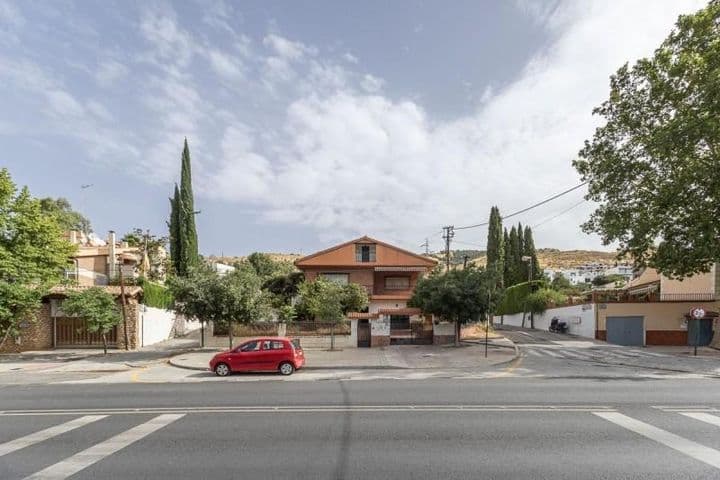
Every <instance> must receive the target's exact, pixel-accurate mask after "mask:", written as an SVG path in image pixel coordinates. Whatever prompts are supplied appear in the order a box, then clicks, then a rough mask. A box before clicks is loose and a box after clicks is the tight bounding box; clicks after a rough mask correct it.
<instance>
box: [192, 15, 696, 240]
mask: <svg viewBox="0 0 720 480" xmlns="http://www.w3.org/2000/svg"><path fill="white" fill-rule="evenodd" d="M695 5H697V6H701V5H700V2H695ZM691 9H692V5H691V6H688V5H683V6H682V7H679V6H677V5H676V3H675V2H671V1H667V2H665V3H663V4H662V5H660V6H656V7H655V8H653V9H648V8H647V6H646V4H644V3H643V2H626V3H623V4H617V3H608V2H600V1H598V2H594V3H592V4H590V3H588V4H585V5H584V7H583V8H576V6H574V5H572V4H565V3H562V4H559V5H558V6H557V7H556V8H555V9H553V10H552V12H551V13H547V12H540V13H539V15H541V16H543V21H544V22H545V25H546V27H547V28H550V29H555V30H554V31H553V32H552V33H553V34H554V37H553V38H555V40H554V42H552V43H551V44H550V45H548V46H547V49H545V50H542V51H540V52H538V53H537V54H536V55H535V56H534V57H533V58H532V60H531V61H530V62H529V63H528V65H527V67H526V68H525V70H524V71H523V72H522V74H521V75H520V76H519V78H518V79H517V80H516V81H515V82H513V83H512V84H510V85H508V86H506V87H505V88H501V89H498V90H493V89H491V88H487V87H486V88H485V89H484V90H483V91H481V92H479V98H481V99H482V101H483V102H484V103H482V102H481V103H480V104H479V110H478V111H477V112H476V113H475V114H473V115H469V116H466V117H462V118H458V119H456V120H454V121H445V122H433V121H430V119H429V115H428V114H427V113H426V112H425V111H424V110H423V108H422V107H421V106H419V105H418V104H416V103H414V102H411V101H397V100H391V99H389V98H385V97H383V96H379V95H378V94H377V93H375V94H374V95H366V94H361V93H358V92H357V90H355V89H353V88H352V87H351V86H347V87H346V88H344V89H343V90H341V91H333V92H332V93H329V94H324V93H323V92H322V90H315V91H313V92H312V93H308V94H306V95H305V96H304V97H301V98H299V99H297V100H296V101H294V102H293V103H292V104H291V105H290V107H289V108H288V110H287V115H286V119H285V122H284V127H283V130H282V136H281V137H280V139H279V142H280V143H281V144H282V145H281V146H279V147H278V146H277V145H275V147H274V149H273V150H272V152H273V153H272V155H271V156H270V157H268V156H266V155H263V154H262V153H261V152H263V151H270V150H269V149H268V147H267V146H264V145H254V146H253V145H252V142H250V141H245V142H244V143H242V146H243V148H236V149H234V150H232V151H229V150H224V152H223V155H224V160H223V167H222V170H221V171H220V173H216V174H215V175H213V173H212V172H210V173H209V175H210V178H211V181H210V184H212V185H214V186H216V187H217V188H213V189H212V191H206V192H205V193H206V194H207V195H212V196H215V197H220V198H224V199H228V200H237V201H242V202H247V201H251V202H253V203H254V204H256V205H258V206H259V208H261V209H262V210H264V212H265V215H266V217H267V218H269V219H272V220H274V221H281V222H288V223H293V224H298V223H299V224H307V225H311V226H313V227H315V228H317V229H319V230H321V231H324V230H328V231H332V232H334V233H335V236H336V237H338V238H340V237H347V236H349V235H354V234H359V233H363V232H367V231H368V230H370V231H372V232H374V233H376V234H379V235H387V237H388V238H398V237H399V238H404V239H406V240H407V241H411V242H412V241H414V240H415V239H422V238H424V236H425V235H427V234H428V233H429V232H430V231H432V230H434V229H436V228H439V226H441V225H443V224H447V223H450V224H453V223H454V224H455V225H463V224H468V223H474V222H477V221H483V220H485V219H486V216H487V214H488V211H489V209H490V206H492V205H494V204H497V205H500V207H501V210H502V211H503V212H510V211H513V210H515V209H518V208H521V207H524V206H526V205H527V204H528V203H531V202H532V201H535V200H540V199H542V198H544V197H546V196H547V195H548V194H551V193H555V192H558V191H561V190H563V189H565V188H567V187H570V186H573V185H575V184H577V183H578V181H579V180H578V175H577V173H576V172H575V171H574V170H573V169H572V167H571V161H572V159H573V158H575V156H576V154H577V151H578V150H579V148H580V147H581V146H582V142H583V140H584V139H585V138H588V137H589V136H591V135H592V133H593V130H594V128H595V126H596V123H597V119H594V118H593V117H592V116H591V110H592V108H593V107H594V106H596V105H597V104H599V103H600V102H601V101H602V100H603V99H604V98H605V97H606V96H607V92H608V77H609V75H610V74H611V73H612V72H614V70H615V69H617V68H618V67H619V66H620V65H622V64H623V63H624V62H626V61H629V60H633V59H636V58H639V57H641V56H645V55H648V54H651V53H652V51H653V49H654V48H655V47H656V46H657V45H658V44H659V43H660V42H661V41H662V39H663V38H664V37H665V36H666V35H667V33H668V31H669V29H670V28H671V27H672V25H673V23H674V21H675V19H676V17H677V15H678V14H679V13H681V12H684V11H689V10H691ZM554 19H562V21H557V20H554ZM277 50H278V49H276V51H277ZM289 52H290V50H288V51H287V52H286V53H287V55H286V56H285V57H283V58H297V56H298V54H297V53H289ZM285 65H287V64H285ZM374 78H375V77H372V76H370V75H369V74H368V75H367V76H365V77H363V78H361V79H360V80H359V82H358V84H359V85H360V87H361V88H365V89H366V90H371V91H374V92H377V87H379V86H380V84H381V83H380V82H379V81H372V82H368V79H374ZM378 80H379V79H378ZM368 86H370V87H373V88H370V89H367V87H368ZM276 141H278V140H276ZM268 158H271V161H268ZM220 177H222V178H220ZM226 178H235V179H237V181H240V179H242V182H243V185H245V186H247V187H246V188H243V189H241V191H239V190H238V189H236V188H233V187H232V184H228V182H227V181H224V179H226ZM213 180H214V182H213ZM250 186H251V188H250ZM253 192H255V193H254V194H253ZM581 196H582V192H581V191H578V192H577V195H576V196H571V195H569V196H568V198H567V199H563V201H558V202H557V203H556V204H553V205H549V206H548V207H546V208H545V209H541V210H540V209H539V210H538V211H536V212H533V213H531V214H528V215H526V216H522V217H518V218H517V219H516V220H520V221H523V222H524V223H530V224H533V223H535V222H536V221H537V220H539V219H541V218H545V217H547V216H548V215H549V214H551V213H554V211H553V207H555V208H557V209H558V210H561V209H563V208H566V206H567V205H565V204H564V201H565V200H567V201H568V202H576V201H577V199H578V198H580V197H581ZM587 213H588V208H579V209H575V210H573V212H572V214H569V215H567V216H564V217H563V218H561V219H558V220H556V221H554V222H553V228H543V229H540V231H539V232H538V238H537V239H536V241H537V243H538V244H539V245H540V246H543V245H550V246H560V247H579V246H597V245H598V243H599V242H598V240H597V239H593V238H589V237H584V236H582V235H581V234H580V232H579V228H578V225H579V223H581V221H582V220H583V217H584V216H586V215H587ZM485 235H486V233H485V232H483V231H482V230H470V231H464V232H462V233H461V234H460V233H459V234H458V239H464V240H467V241H474V242H479V243H483V242H484V236H485Z"/></svg>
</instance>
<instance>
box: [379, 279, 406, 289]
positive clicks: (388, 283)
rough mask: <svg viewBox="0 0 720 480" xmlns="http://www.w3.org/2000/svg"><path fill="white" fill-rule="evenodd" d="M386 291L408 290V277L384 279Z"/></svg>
mask: <svg viewBox="0 0 720 480" xmlns="http://www.w3.org/2000/svg"><path fill="white" fill-rule="evenodd" d="M385 288H386V289H387V290H409V289H410V277H385Z"/></svg>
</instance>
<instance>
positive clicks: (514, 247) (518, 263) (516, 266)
mask: <svg viewBox="0 0 720 480" xmlns="http://www.w3.org/2000/svg"><path fill="white" fill-rule="evenodd" d="M509 239H510V250H509V252H508V261H509V262H510V264H511V265H512V268H511V269H510V272H509V273H510V279H509V281H510V283H506V285H507V286H510V285H515V284H517V283H520V282H522V281H523V277H522V270H521V269H520V267H522V259H521V257H522V250H521V249H520V237H519V236H518V231H517V228H516V227H515V226H513V227H512V228H511V229H510V235H509ZM506 280H507V279H506ZM525 280H527V278H526V279H525Z"/></svg>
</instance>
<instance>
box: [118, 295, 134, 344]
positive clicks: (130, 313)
mask: <svg viewBox="0 0 720 480" xmlns="http://www.w3.org/2000/svg"><path fill="white" fill-rule="evenodd" d="M117 301H118V304H120V299H119V298H118V300H117ZM125 309H126V310H125V311H126V315H127V329H128V343H129V347H130V348H129V349H130V350H135V349H136V348H138V346H139V341H138V330H139V316H140V304H139V303H138V301H137V298H128V299H127V303H126V305H125ZM117 329H118V335H117V348H118V349H125V330H124V326H123V322H122V321H121V322H120V323H119V324H118V326H117Z"/></svg>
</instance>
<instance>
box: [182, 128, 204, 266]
mask: <svg viewBox="0 0 720 480" xmlns="http://www.w3.org/2000/svg"><path fill="white" fill-rule="evenodd" d="M180 205H181V206H182V208H181V209H180V219H181V220H180V229H181V237H180V238H181V242H182V247H181V257H182V258H183V261H184V262H185V267H186V270H187V269H188V268H190V267H193V266H195V265H197V263H198V260H199V258H200V257H199V254H198V239H197V230H196V228H195V199H194V197H193V190H192V171H191V167H190V149H189V148H188V143H187V138H186V139H185V145H184V147H183V152H182V167H181V170H180Z"/></svg>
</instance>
